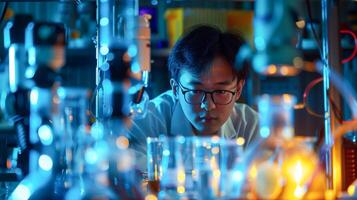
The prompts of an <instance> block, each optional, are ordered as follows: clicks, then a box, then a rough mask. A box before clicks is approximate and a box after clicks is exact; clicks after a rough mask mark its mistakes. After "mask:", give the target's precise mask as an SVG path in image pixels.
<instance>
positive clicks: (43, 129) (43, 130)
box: [38, 125, 53, 145]
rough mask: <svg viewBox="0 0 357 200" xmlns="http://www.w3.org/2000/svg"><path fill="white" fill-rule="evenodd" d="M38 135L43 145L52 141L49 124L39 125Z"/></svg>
mask: <svg viewBox="0 0 357 200" xmlns="http://www.w3.org/2000/svg"><path fill="white" fill-rule="evenodd" d="M38 136H39V137H40V140H41V142H42V144H44V145H50V144H52V142H53V133H52V129H51V127H50V126H49V125H42V126H40V128H38Z"/></svg>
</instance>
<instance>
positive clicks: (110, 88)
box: [103, 79, 114, 94]
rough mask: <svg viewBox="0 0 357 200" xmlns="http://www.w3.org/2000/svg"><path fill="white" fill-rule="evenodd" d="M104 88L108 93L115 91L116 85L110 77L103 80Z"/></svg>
mask: <svg viewBox="0 0 357 200" xmlns="http://www.w3.org/2000/svg"><path fill="white" fill-rule="evenodd" d="M103 90H104V92H105V93H107V94H112V93H113V91H114V87H113V84H112V82H111V81H110V80H109V79H104V80H103Z"/></svg>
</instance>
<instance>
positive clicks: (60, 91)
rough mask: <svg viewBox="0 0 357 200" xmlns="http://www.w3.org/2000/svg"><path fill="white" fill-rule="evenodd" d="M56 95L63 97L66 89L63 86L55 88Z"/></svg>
mask: <svg viewBox="0 0 357 200" xmlns="http://www.w3.org/2000/svg"><path fill="white" fill-rule="evenodd" d="M57 94H58V97H59V98H61V99H64V98H65V97H66V90H65V89H64V88H63V87H60V88H58V89H57Z"/></svg>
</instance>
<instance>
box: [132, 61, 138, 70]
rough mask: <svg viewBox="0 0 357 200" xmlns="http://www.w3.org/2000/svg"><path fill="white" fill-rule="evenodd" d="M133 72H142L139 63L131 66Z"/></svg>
mask: <svg viewBox="0 0 357 200" xmlns="http://www.w3.org/2000/svg"><path fill="white" fill-rule="evenodd" d="M131 71H132V72H133V73H138V72H140V65H139V63H138V62H137V61H135V62H134V63H133V64H132V65H131Z"/></svg>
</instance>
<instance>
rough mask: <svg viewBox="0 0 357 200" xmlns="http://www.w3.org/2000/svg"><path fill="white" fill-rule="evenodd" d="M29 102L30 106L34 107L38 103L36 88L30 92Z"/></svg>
mask: <svg viewBox="0 0 357 200" xmlns="http://www.w3.org/2000/svg"><path fill="white" fill-rule="evenodd" d="M30 102H31V104H32V105H36V104H37V103H38V90H37V89H36V88H35V89H33V90H31V93H30Z"/></svg>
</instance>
